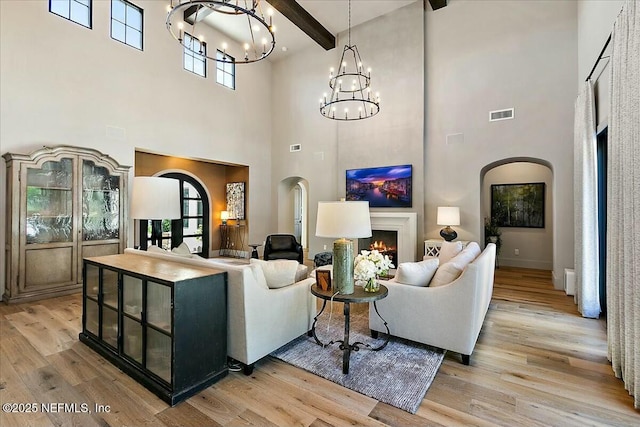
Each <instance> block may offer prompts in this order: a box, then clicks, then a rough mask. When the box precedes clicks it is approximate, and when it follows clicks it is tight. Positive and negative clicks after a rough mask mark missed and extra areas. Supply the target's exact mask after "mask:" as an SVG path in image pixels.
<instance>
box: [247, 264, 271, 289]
mask: <svg viewBox="0 0 640 427" xmlns="http://www.w3.org/2000/svg"><path fill="white" fill-rule="evenodd" d="M249 269H250V270H251V274H253V277H254V278H255V279H256V282H257V283H258V286H260V287H261V288H264V289H269V286H267V279H266V278H265V277H264V273H263V272H262V267H260V266H259V265H258V264H251V265H249Z"/></svg>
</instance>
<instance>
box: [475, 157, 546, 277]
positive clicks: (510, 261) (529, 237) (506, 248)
mask: <svg viewBox="0 0 640 427" xmlns="http://www.w3.org/2000/svg"><path fill="white" fill-rule="evenodd" d="M528 182H544V183H545V212H544V216H545V224H544V228H522V227H514V228H511V227H501V228H500V231H501V232H502V235H501V239H502V246H501V249H500V256H499V259H498V264H499V265H501V266H503V265H504V266H511V267H524V268H537V269H541V270H552V269H553V233H554V227H553V205H552V204H553V195H552V191H553V185H552V184H553V174H552V172H551V169H549V168H548V167H546V166H543V165H539V164H536V163H529V162H513V163H508V164H505V165H500V166H497V167H495V168H493V169H491V170H489V171H487V173H486V174H485V176H484V180H483V184H482V212H483V219H484V218H491V185H492V184H522V183H528ZM516 249H518V251H519V254H518V255H516V253H515V251H516Z"/></svg>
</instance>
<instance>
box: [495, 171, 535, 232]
mask: <svg viewBox="0 0 640 427" xmlns="http://www.w3.org/2000/svg"><path fill="white" fill-rule="evenodd" d="M545 187H546V185H545V183H544V182H531V183H524V184H492V185H491V218H492V219H493V220H495V222H496V224H497V226H498V227H522V228H545V190H546V188H545Z"/></svg>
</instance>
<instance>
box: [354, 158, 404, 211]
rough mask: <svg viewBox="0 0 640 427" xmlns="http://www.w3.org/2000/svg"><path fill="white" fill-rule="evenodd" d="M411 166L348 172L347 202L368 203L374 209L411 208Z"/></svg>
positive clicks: (383, 167) (382, 167)
mask: <svg viewBox="0 0 640 427" xmlns="http://www.w3.org/2000/svg"><path fill="white" fill-rule="evenodd" d="M412 171H413V169H412V166H411V165H399V166H381V167H375V168H364V169H348V170H347V197H346V199H347V200H351V201H358V200H360V201H368V202H369V206H370V207H372V208H410V207H411V206H412V204H411V203H412V200H411V177H412Z"/></svg>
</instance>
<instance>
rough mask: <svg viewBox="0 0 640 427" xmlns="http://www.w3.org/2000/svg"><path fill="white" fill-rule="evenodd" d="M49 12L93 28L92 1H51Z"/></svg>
mask: <svg viewBox="0 0 640 427" xmlns="http://www.w3.org/2000/svg"><path fill="white" fill-rule="evenodd" d="M49 12H51V13H55V14H56V15H58V16H62V17H63V18H66V19H68V20H70V21H73V22H75V23H77V24H80V25H82V26H84V27H87V28H91V0H49Z"/></svg>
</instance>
